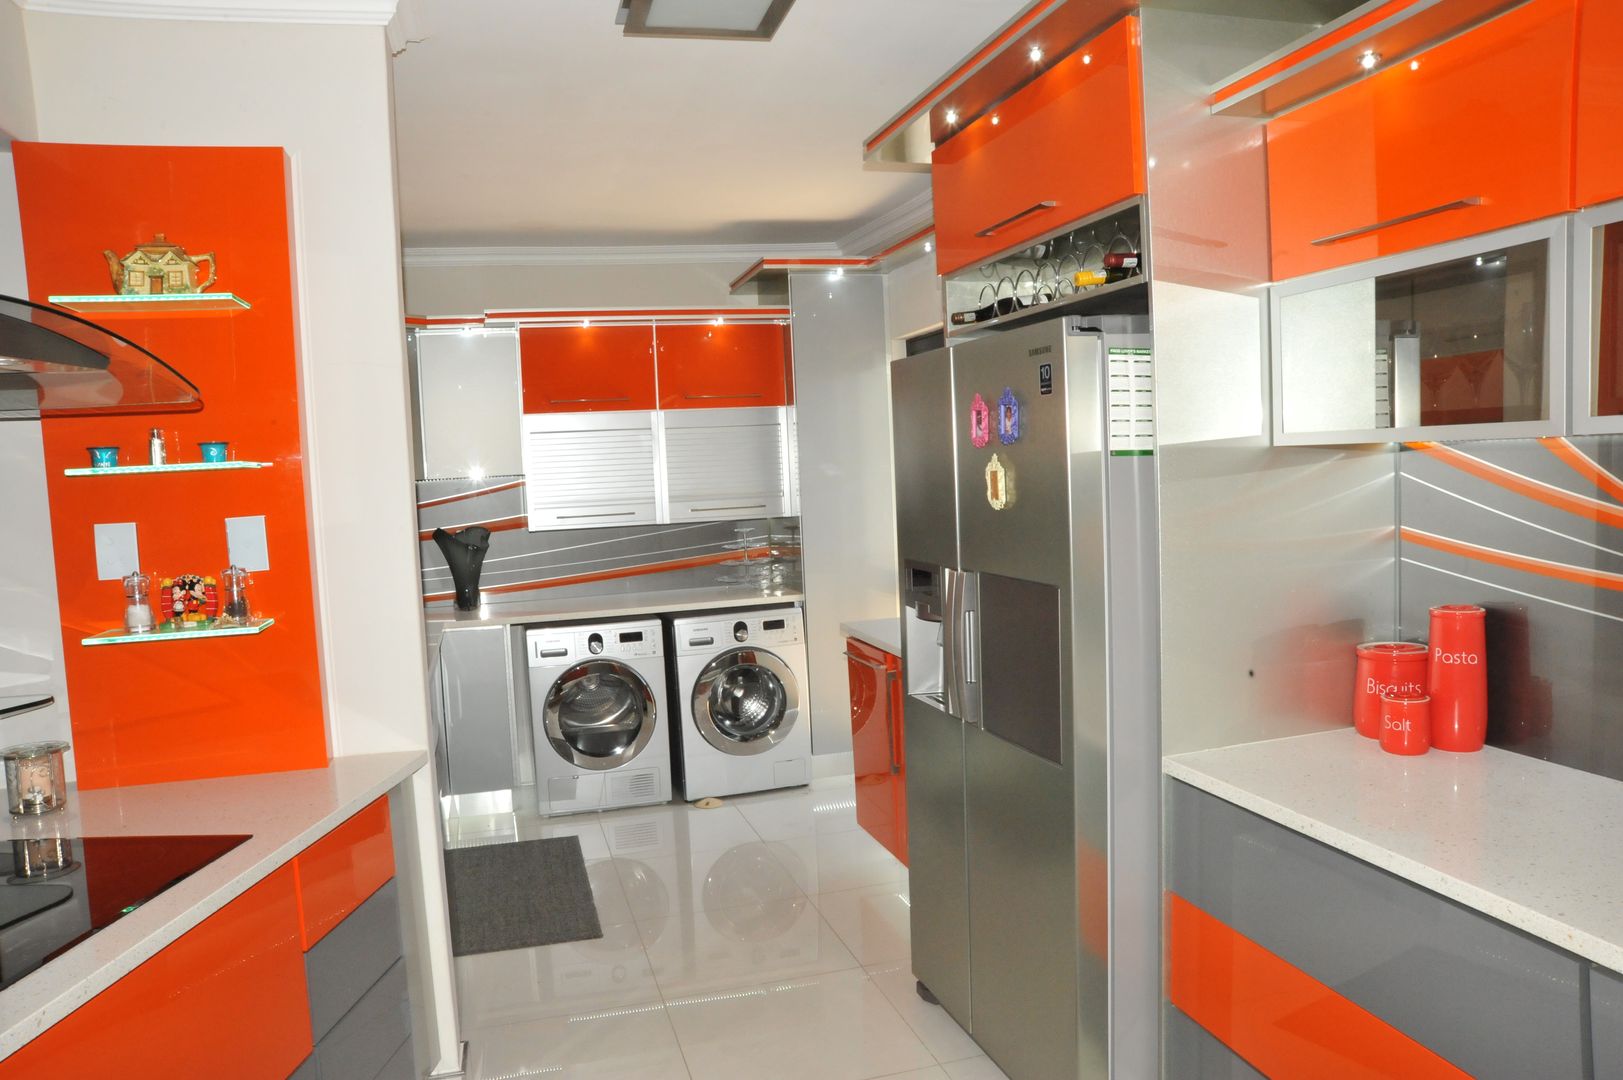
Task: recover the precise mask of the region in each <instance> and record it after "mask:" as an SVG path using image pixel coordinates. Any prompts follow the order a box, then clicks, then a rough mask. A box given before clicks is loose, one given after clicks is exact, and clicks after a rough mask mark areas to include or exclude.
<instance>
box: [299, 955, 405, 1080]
mask: <svg viewBox="0 0 1623 1080" xmlns="http://www.w3.org/2000/svg"><path fill="white" fill-rule="evenodd" d="M406 985H407V984H406V962H405V961H404V960H396V961H395V963H394V966H393V967H391V968H390V969H389V970H388V971H387V972H386V973H385V974H384V975H383V977H382V978H380V979H379V980H378V981H377V982H375V983H373V984H372V988H371V989H369V990H368V991H367V992H366V995H365V996H364V997H362V998H361V1000H360V1001H358V1002H356V1003H355V1007H354V1008H353V1009H351V1010H350V1011H349V1012H348V1013H347V1014H345V1016H344V1018H343V1019H342V1020H340V1021H338V1024H337V1026H336V1027H334V1028H333V1029H332V1031H330V1032H328V1034H327V1037H326V1038H324V1039H322V1040H321V1042H320V1043H319V1044H317V1046H316V1051H315V1055H314V1056H315V1059H316V1075H317V1076H318V1077H320V1080H376V1078H377V1077H378V1076H379V1074H381V1073H382V1072H383V1071H384V1069H385V1068H387V1067H388V1066H389V1063H390V1061H391V1060H392V1059H393V1058H394V1056H395V1054H396V1052H397V1051H398V1050H399V1049H400V1048H401V1046H403V1045H405V1044H406V1042H407V1041H409V1040H410V1039H411V1001H410V999H409V998H408V997H407V993H406Z"/></svg>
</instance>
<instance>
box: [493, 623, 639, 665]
mask: <svg viewBox="0 0 1623 1080" xmlns="http://www.w3.org/2000/svg"><path fill="white" fill-rule="evenodd" d="M525 638H526V639H527V641H526V643H527V645H528V651H529V654H530V666H531V667H542V666H550V665H554V664H566V663H571V662H573V661H576V660H590V659H591V658H592V657H594V656H612V657H618V658H620V659H627V660H629V659H636V658H638V657H646V656H659V655H661V654H662V653H663V651H664V649H663V646H662V642H661V635H660V628H659V624H658V623H627V624H623V625H619V626H615V625H612V624H611V625H606V626H591V627H584V626H560V627H556V628H553V627H541V628H539V629H535V630H529V631H526V633H525Z"/></svg>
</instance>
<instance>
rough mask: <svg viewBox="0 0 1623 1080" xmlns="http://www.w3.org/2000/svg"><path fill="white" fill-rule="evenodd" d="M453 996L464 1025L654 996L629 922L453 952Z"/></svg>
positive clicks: (618, 1004) (645, 1001)
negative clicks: (571, 937)
mask: <svg viewBox="0 0 1623 1080" xmlns="http://www.w3.org/2000/svg"><path fill="white" fill-rule="evenodd" d="M456 976H457V1002H458V1005H459V1007H460V1009H461V1015H462V1023H463V1026H464V1027H466V1028H470V1029H471V1028H487V1027H496V1026H500V1025H504V1024H513V1023H520V1022H524V1021H529V1020H536V1019H540V1018H544V1017H555V1016H564V1015H568V1014H571V1013H581V1012H591V1011H594V1010H600V1009H611V1008H618V1007H623V1006H629V1005H645V1004H649V1003H657V1002H658V1001H659V986H658V984H657V983H655V981H654V974H653V970H652V969H651V968H650V966H649V964H648V955H647V953H646V952H644V950H643V947H642V936H641V933H640V932H639V930H638V928H637V926H636V925H635V924H634V923H623V924H620V925H617V926H605V927H604V928H603V937H601V938H598V939H596V940H593V941H574V942H570V943H568V944H565V945H542V946H539V947H537V948H534V949H509V950H506V951H504V952H493V953H481V954H479V955H477V956H459V957H457V958H456Z"/></svg>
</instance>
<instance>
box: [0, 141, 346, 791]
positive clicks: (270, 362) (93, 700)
mask: <svg viewBox="0 0 1623 1080" xmlns="http://www.w3.org/2000/svg"><path fill="white" fill-rule="evenodd" d="M12 149H13V153H14V158H15V164H16V170H17V186H18V203H19V208H20V210H21V216H22V230H23V251H24V258H25V262H26V265H27V271H28V283H29V291H30V293H31V294H32V298H33V299H34V300H35V301H37V302H42V303H43V302H45V300H46V298H47V297H48V296H50V295H61V294H102V293H108V292H111V291H112V281H111V278H110V277H109V275H108V269H107V264H106V262H105V260H104V259H103V258H102V251H103V250H104V249H108V250H112V251H113V252H115V253H117V254H123V253H125V252H128V251H130V250H131V249H132V248H133V247H134V246H135V245H136V244H137V243H143V242H146V241H150V240H151V239H152V238H153V236H154V235H155V234H157V233H160V232H162V233H164V234H165V235H166V236H167V238H168V240H169V241H171V242H173V243H177V244H180V245H182V246H183V247H185V248H186V249H187V250H188V251H189V252H191V253H192V254H200V253H203V252H208V251H212V252H214V253H216V255H218V257H219V282H218V284H217V285H215V286H214V287H213V288H214V291H220V292H232V293H236V294H237V295H239V296H242V297H243V298H245V299H246V300H247V301H248V302H249V303H250V304H251V305H252V307H250V308H249V309H248V310H245V311H241V312H238V313H236V314H232V315H208V316H194V317H188V318H174V317H162V316H156V317H154V316H151V315H147V314H142V313H139V312H134V313H130V314H122V313H121V314H119V315H114V316H99V317H100V318H103V319H105V320H106V321H107V323H108V325H109V327H110V328H112V329H114V330H116V331H117V332H119V333H120V334H123V335H124V336H125V337H128V338H130V339H131V340H133V341H135V342H136V343H138V344H140V345H142V346H144V347H145V348H147V349H149V350H150V351H151V352H153V353H154V354H155V355H157V356H160V357H162V358H163V359H164V360H166V361H168V362H169V363H170V364H172V365H173V366H174V367H176V368H177V369H178V370H179V371H180V372H181V373H183V374H184V375H185V376H186V377H187V378H189V379H190V380H191V381H192V382H194V383H195V384H196V385H197V386H198V388H199V390H200V391H201V392H202V397H203V407H202V409H201V410H199V411H194V412H185V413H168V414H154V415H150V416H83V417H60V418H48V419H46V420H44V421H43V422H42V425H41V427H42V430H43V433H44V444H45V469H46V484H47V489H48V493H49V497H50V507H51V532H52V545H53V548H54V552H55V557H56V577H57V594H58V597H59V601H60V605H61V613H62V649H63V655H64V658H65V666H66V671H67V684H68V704H69V710H70V717H71V720H72V724H73V749H74V754H75V756H76V763H77V768H78V775H79V783H80V784H81V785H83V786H84V787H86V788H96V787H109V786H113V785H119V784H141V783H153V782H157V781H164V780H183V779H194V778H199V777H208V776H227V775H236V774H243V773H257V772H273V771H277V770H282V769H306V768H314V767H319V766H322V765H325V764H326V762H327V734H326V722H325V717H324V715H323V708H322V694H321V677H320V670H319V653H318V652H317V647H316V626H315V623H316V611H315V599H314V591H313V588H312V583H311V570H310V548H309V523H308V521H307V519H306V515H305V491H304V468H303V453H304V451H303V445H302V438H301V434H300V413H299V398H298V365H297V351H296V348H297V343H296V341H295V338H294V332H293V325H294V323H293V318H294V310H293V287H292V272H291V260H290V258H289V250H288V235H289V231H288V206H287V183H286V167H287V165H286V157H285V155H284V154H283V152H282V150H281V149H280V148H278V147H215V148H205V147H161V146H80V145H65V144H51V143H15V144H13V147H12ZM353 407H354V408H356V409H367V408H374V407H376V403H373V402H368V401H365V400H358V401H355V402H354V403H353ZM154 427H158V428H162V429H164V431H165V432H166V433H168V434H169V437H170V438H169V443H168V446H169V454H170V460H172V461H196V460H198V457H199V451H198V448H197V443H198V442H199V441H200V440H217V439H225V440H229V441H230V443H231V448H232V452H233V456H236V457H240V458H243V459H246V460H257V461H268V462H271V463H272V465H271V467H270V468H267V469H257V470H243V471H238V472H190V473H176V474H164V475H126V476H92V477H66V476H64V475H63V470H64V469H66V468H69V467H78V466H84V465H88V464H89V458H88V455H87V454H86V452H85V447H87V446H97V445H116V446H118V447H120V449H121V452H122V454H121V460H122V461H123V462H125V463H130V462H134V463H137V464H139V463H144V462H145V461H146V460H147V446H148V433H149V431H150V430H151V429H152V428H154ZM258 515H263V516H264V518H265V527H266V543H267V546H268V549H269V555H270V569H269V570H268V571H265V572H262V573H256V574H254V584H253V586H252V588H251V590H250V596H251V599H252V602H253V604H254V606H255V608H256V609H257V612H258V613H259V614H263V615H270V616H273V617H275V619H276V625H275V626H273V627H272V628H270V629H269V630H268V631H267V632H265V633H263V634H259V635H256V636H251V637H230V638H215V639H212V640H209V639H204V640H193V641H173V642H163V643H158V644H147V643H143V644H138V645H114V646H102V647H99V648H86V647H84V646H83V645H81V644H80V640H81V639H82V638H85V637H88V636H89V635H91V634H94V633H97V632H99V631H102V630H107V629H110V628H112V627H116V626H118V625H119V624H120V620H121V617H122V612H123V589H122V586H121V585H120V583H119V582H117V581H98V580H97V576H96V551H95V543H94V531H93V526H94V525H95V524H96V523H98V522H107V523H112V522H134V523H135V525H136V528H137V532H138V541H139V547H140V557H141V564H142V568H143V569H144V570H146V571H148V572H150V573H153V574H155V575H160V576H162V575H176V574H183V573H196V574H204V575H210V576H218V575H219V573H220V571H221V569H222V568H223V567H225V566H226V565H227V563H228V561H229V559H228V556H227V546H226V535H225V524H224V521H225V519H226V518H228V517H242V516H258Z"/></svg>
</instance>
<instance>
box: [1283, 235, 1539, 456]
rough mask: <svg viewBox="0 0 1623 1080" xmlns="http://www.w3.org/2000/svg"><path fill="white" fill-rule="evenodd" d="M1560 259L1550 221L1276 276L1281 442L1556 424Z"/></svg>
mask: <svg viewBox="0 0 1623 1080" xmlns="http://www.w3.org/2000/svg"><path fill="white" fill-rule="evenodd" d="M1565 263H1566V252H1565V230H1564V226H1563V223H1562V222H1561V221H1559V220H1555V221H1552V222H1544V223H1538V224H1535V225H1530V226H1521V227H1519V228H1516V229H1507V230H1504V231H1502V232H1499V233H1494V234H1489V235H1486V236H1482V237H1476V238H1473V239H1471V240H1467V241H1460V242H1458V243H1453V244H1447V245H1440V246H1438V247H1434V248H1429V249H1426V250H1423V251H1416V252H1408V253H1405V254H1403V255H1400V256H1394V257H1392V258H1388V259H1379V260H1374V261H1372V262H1367V263H1362V264H1359V265H1357V266H1351V267H1346V268H1342V269H1338V270H1333V271H1329V272H1327V273H1323V274H1315V275H1312V276H1310V277H1304V278H1300V279H1297V280H1295V281H1291V282H1287V283H1285V284H1283V285H1276V286H1275V287H1274V289H1273V298H1272V314H1271V318H1272V341H1273V353H1274V372H1273V375H1274V388H1273V389H1274V440H1275V442H1277V443H1281V444H1286V445H1314V444H1336V443H1368V442H1398V441H1404V440H1410V439H1475V438H1504V437H1510V436H1527V435H1551V434H1557V433H1558V432H1559V430H1560V428H1561V426H1562V423H1563V420H1564V416H1563V408H1562V396H1561V389H1562V383H1563V370H1564V368H1563V364H1562V363H1561V362H1559V360H1560V358H1562V357H1564V356H1565V341H1566V320H1565V319H1564V318H1562V317H1561V313H1562V312H1564V311H1565V300H1564V298H1565V288H1564V277H1565ZM1552 357H1553V358H1556V359H1557V361H1558V362H1555V363H1552V362H1551V360H1552Z"/></svg>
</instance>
